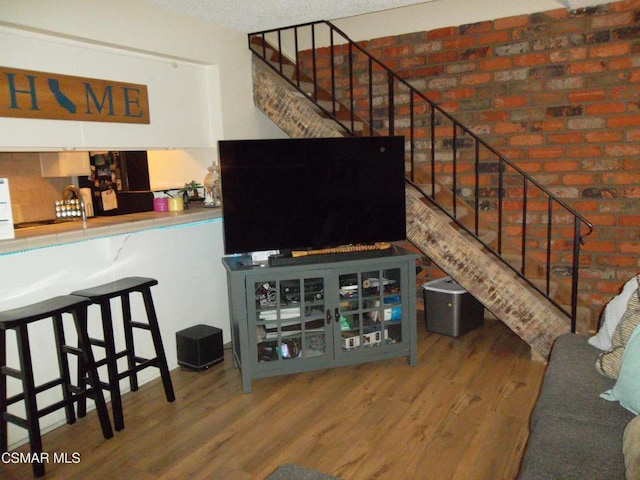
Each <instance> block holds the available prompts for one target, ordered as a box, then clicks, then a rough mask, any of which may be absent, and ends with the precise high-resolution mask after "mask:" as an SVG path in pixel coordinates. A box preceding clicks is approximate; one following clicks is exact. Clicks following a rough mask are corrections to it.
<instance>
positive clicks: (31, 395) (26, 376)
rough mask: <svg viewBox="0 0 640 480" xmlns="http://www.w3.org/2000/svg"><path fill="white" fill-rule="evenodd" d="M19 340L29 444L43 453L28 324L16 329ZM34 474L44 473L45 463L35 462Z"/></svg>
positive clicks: (34, 450) (32, 449) (34, 449)
mask: <svg viewBox="0 0 640 480" xmlns="http://www.w3.org/2000/svg"><path fill="white" fill-rule="evenodd" d="M15 332H16V337H17V341H18V357H19V358H20V370H21V371H22V375H21V376H22V391H23V392H24V404H25V420H26V426H27V432H28V433H29V444H30V445H31V451H32V452H33V453H42V436H41V435H40V421H39V419H38V406H37V405H36V395H35V391H36V386H35V382H34V380H33V363H32V361H31V349H30V348H29V335H28V333H27V325H26V324H25V325H22V326H20V327H18V328H17V329H16V330H15ZM33 474H34V475H35V476H36V477H41V476H42V475H44V464H43V463H42V462H37V461H34V462H33Z"/></svg>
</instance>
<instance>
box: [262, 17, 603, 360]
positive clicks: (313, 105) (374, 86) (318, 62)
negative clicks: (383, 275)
mask: <svg viewBox="0 0 640 480" xmlns="http://www.w3.org/2000/svg"><path fill="white" fill-rule="evenodd" d="M320 32H322V34H321V33H320ZM336 37H339V39H340V42H339V43H337V42H336V41H335V38H336ZM249 48H250V49H251V50H252V52H253V53H254V55H253V82H254V102H255V104H256V106H258V108H260V109H261V110H262V111H263V112H264V113H265V114H266V115H267V116H268V117H269V118H270V119H271V120H272V121H273V122H274V123H276V124H277V125H278V126H279V127H280V128H281V129H282V130H283V131H285V132H286V133H287V134H288V135H289V136H291V137H335V136H344V135H404V136H405V139H406V140H407V141H406V143H407V148H406V150H407V162H406V164H407V169H406V170H407V188H406V203H407V240H408V241H409V242H410V243H411V244H412V245H413V246H415V247H416V248H417V249H418V250H419V251H420V252H422V253H423V254H424V255H425V256H426V257H428V258H429V259H430V260H431V261H433V262H434V263H435V264H436V265H438V267H439V268H440V269H442V270H443V271H444V272H446V273H447V274H448V275H450V276H451V277H452V278H453V279H454V280H456V282H458V283H459V284H460V285H461V286H462V287H463V288H465V289H466V290H467V291H469V292H470V293H471V294H472V295H473V296H474V297H476V298H477V299H478V300H479V301H480V302H482V303H483V305H484V306H485V308H487V309H488V310H489V311H490V312H491V313H492V314H494V315H495V316H496V317H497V318H499V319H500V320H501V321H503V322H504V323H505V324H506V325H508V326H509V327H510V328H511V329H512V330H513V331H514V332H515V333H516V334H517V335H518V336H520V337H521V338H522V339H523V340H524V341H526V342H527V343H528V344H529V345H530V346H531V351H532V356H533V357H534V358H540V359H546V358H547V356H548V354H549V351H550V348H551V345H552V344H553V341H554V340H555V338H557V336H558V335H560V334H561V333H564V332H567V331H570V330H571V331H578V332H581V333H586V332H587V331H589V330H591V329H592V328H593V319H594V318H595V315H594V314H593V312H591V311H590V310H589V309H588V307H586V306H585V305H586V304H585V305H581V304H580V298H579V295H578V265H579V250H580V248H579V247H580V244H581V243H582V240H583V237H584V236H586V235H588V234H589V233H591V230H592V227H591V225H590V224H589V222H587V221H586V220H585V219H584V218H582V217H581V216H580V215H579V214H577V213H576V212H574V211H573V210H571V209H570V208H569V207H568V206H566V205H565V204H563V203H562V202H561V201H560V200H558V199H556V198H555V197H553V195H551V194H550V193H549V192H548V191H546V190H545V189H544V187H543V186H541V185H539V184H537V182H535V180H533V179H531V178H530V177H528V176H527V175H526V174H524V172H522V171H520V170H519V169H518V167H517V166H515V165H513V164H511V162H509V161H508V160H507V159H505V158H504V157H502V156H501V155H500V154H499V153H498V152H496V151H495V150H494V149H493V148H491V147H490V146H488V145H486V144H484V143H483V142H482V140H481V139H480V138H479V137H477V136H476V135H475V134H473V133H472V132H471V131H470V130H469V129H468V128H467V127H465V126H463V125H461V124H460V123H459V122H457V121H456V120H455V119H454V118H453V117H451V116H449V115H448V114H447V113H446V112H444V111H443V110H441V109H440V108H439V107H438V106H437V105H435V104H433V103H432V102H431V101H430V100H429V99H428V98H426V97H425V96H424V95H422V94H421V93H419V92H417V91H416V90H415V89H414V88H413V87H412V86H411V85H409V84H408V83H406V82H404V80H402V79H400V78H398V77H397V76H396V75H395V73H393V72H392V71H390V70H389V69H387V68H386V67H385V66H384V65H382V64H381V63H379V62H378V61H377V60H375V59H374V58H373V57H371V56H370V55H369V54H368V53H366V52H364V51H363V50H362V49H360V47H358V46H357V45H356V44H355V43H353V42H351V40H349V39H348V37H346V35H344V34H343V33H342V32H340V31H339V30H338V29H336V28H335V27H334V26H333V25H331V24H330V23H328V22H316V23H312V24H305V25H299V26H294V27H287V28H285V29H278V30H273V31H268V32H260V33H256V34H250V35H249ZM326 58H329V59H330V60H329V62H328V63H329V64H330V65H329V67H327V65H326V63H327V62H326V61H325V60H326ZM345 58H346V59H347V61H344V60H345ZM323 62H324V63H323ZM335 65H339V67H338V68H336V67H335ZM303 67H304V68H303ZM362 77H367V78H368V82H365V83H368V88H362V85H361V83H359V82H358V80H357V79H358V78H362ZM323 78H324V81H323ZM359 90H364V91H365V93H360V94H358V93H357V91H359ZM381 112H382V113H381ZM360 115H362V116H363V117H364V118H362V117H361V116H360ZM541 212H542V213H541ZM567 224H568V225H567ZM510 232H515V235H510V234H509V233H510ZM532 232H533V233H534V234H535V235H534V236H531V235H530V234H531V233H532ZM545 243H546V248H542V249H540V248H538V249H530V248H529V246H530V245H539V244H545ZM552 246H553V248H552Z"/></svg>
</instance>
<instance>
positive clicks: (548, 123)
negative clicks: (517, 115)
mask: <svg viewBox="0 0 640 480" xmlns="http://www.w3.org/2000/svg"><path fill="white" fill-rule="evenodd" d="M529 128H530V129H531V131H532V132H554V131H555V132H557V131H560V130H564V120H563V119H561V118H549V119H547V120H545V121H543V122H532V123H531V124H530V126H529Z"/></svg>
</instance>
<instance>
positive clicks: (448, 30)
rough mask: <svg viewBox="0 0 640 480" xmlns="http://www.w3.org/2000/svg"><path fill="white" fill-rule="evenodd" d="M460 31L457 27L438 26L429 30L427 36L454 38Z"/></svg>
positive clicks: (433, 38) (432, 37) (430, 37)
mask: <svg viewBox="0 0 640 480" xmlns="http://www.w3.org/2000/svg"><path fill="white" fill-rule="evenodd" d="M457 33H458V29H457V28H456V27H445V28H438V29H436V30H430V31H429V32H427V38H428V39H429V40H435V39H441V38H452V37H454V36H455V35H456V34H457Z"/></svg>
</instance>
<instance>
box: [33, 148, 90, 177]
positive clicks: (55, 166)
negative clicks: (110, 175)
mask: <svg viewBox="0 0 640 480" xmlns="http://www.w3.org/2000/svg"><path fill="white" fill-rule="evenodd" d="M40 169H41V171H42V176H43V177H77V176H80V175H89V174H90V173H91V172H90V168H89V152H42V153H40Z"/></svg>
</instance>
